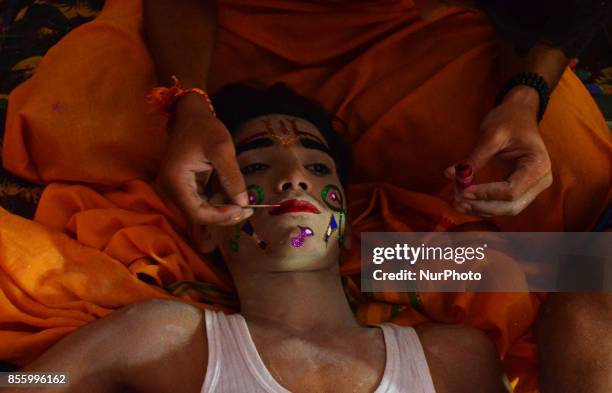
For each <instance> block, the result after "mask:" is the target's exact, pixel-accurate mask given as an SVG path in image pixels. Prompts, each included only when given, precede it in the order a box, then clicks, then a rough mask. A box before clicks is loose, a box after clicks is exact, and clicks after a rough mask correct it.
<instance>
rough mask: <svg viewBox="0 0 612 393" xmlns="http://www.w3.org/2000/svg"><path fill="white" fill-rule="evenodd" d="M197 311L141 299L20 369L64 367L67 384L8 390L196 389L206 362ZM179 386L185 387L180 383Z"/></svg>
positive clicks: (55, 369) (104, 391)
mask: <svg viewBox="0 0 612 393" xmlns="http://www.w3.org/2000/svg"><path fill="white" fill-rule="evenodd" d="M202 320H203V317H202V313H201V312H200V311H199V310H198V309H197V308H195V307H192V306H189V305H187V304H184V303H179V302H174V301H159V300H154V301H146V302H140V303H136V304H133V305H130V306H127V307H124V308H123V309H121V310H119V311H116V312H113V313H112V314H110V315H109V316H107V317H104V318H102V319H99V320H97V321H95V322H92V323H91V324H89V325H87V326H84V327H82V328H79V330H77V331H76V332H74V333H72V334H70V335H68V336H67V337H65V338H64V339H62V340H61V341H60V342H59V343H57V344H56V345H55V346H53V347H52V348H51V349H49V350H48V351H47V352H45V353H44V354H43V355H42V356H41V357H40V358H38V359H37V360H36V361H34V362H33V363H31V364H30V365H28V366H27V367H26V368H24V369H22V370H20V371H49V372H66V373H68V378H69V382H70V384H69V385H68V386H67V387H61V386H58V387H49V388H39V387H35V388H31V389H23V388H20V389H14V390H8V391H7V393H10V392H13V391H14V392H15V393H26V392H28V393H29V392H32V393H72V392H74V393H77V392H88V393H113V392H124V391H126V389H128V388H129V389H134V391H138V392H139V391H141V392H150V393H165V392H174V391H176V389H177V386H181V389H182V390H181V391H185V392H199V391H200V389H201V386H202V383H203V379H204V372H205V370H206V364H207V352H208V349H207V348H208V347H207V341H206V333H205V329H204V327H203V321H202ZM183 387H184V389H183Z"/></svg>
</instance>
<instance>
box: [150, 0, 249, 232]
mask: <svg viewBox="0 0 612 393" xmlns="http://www.w3.org/2000/svg"><path fill="white" fill-rule="evenodd" d="M144 28H145V34H146V37H147V42H148V46H149V49H150V52H151V55H152V57H153V60H154V62H155V66H156V70H157V74H158V77H159V80H160V81H161V82H162V83H165V84H166V85H168V84H169V83H170V77H171V76H172V75H176V76H177V77H178V78H179V80H180V81H181V82H182V84H183V87H185V88H188V87H198V88H201V89H204V90H205V88H206V82H207V80H208V69H209V68H210V63H211V58H212V53H213V49H214V46H215V39H216V30H217V9H216V2H215V1H214V0H181V1H176V2H171V1H165V0H146V1H145V2H144ZM169 134H170V136H169V139H168V148H167V150H166V154H165V156H164V158H163V160H162V163H161V166H160V168H159V173H158V177H157V179H156V180H155V187H156V189H157V191H158V192H159V193H160V194H161V195H162V196H164V197H166V198H167V199H169V200H170V201H172V202H174V203H175V204H176V205H177V206H178V207H179V208H180V209H181V210H182V211H183V212H184V213H185V214H186V215H187V216H188V218H189V219H190V221H192V222H193V224H194V230H195V232H196V233H199V231H198V230H197V229H198V227H199V226H200V225H202V224H223V223H227V224H230V223H234V222H236V221H237V220H241V219H245V218H247V217H248V216H249V215H250V214H252V210H248V209H242V208H240V206H244V205H246V204H247V203H248V197H247V195H246V191H245V185H244V179H243V177H242V174H241V172H240V169H239V167H238V163H237V162H236V157H235V151H234V145H233V142H232V138H231V135H230V133H229V131H228V130H227V128H226V127H225V126H224V125H223V124H222V123H221V122H220V121H219V120H218V119H217V118H216V117H214V116H213V114H212V113H211V111H210V109H209V108H208V105H207V103H206V102H205V101H204V99H203V98H202V97H199V96H197V95H195V94H188V95H186V96H184V97H182V98H180V99H179V100H178V102H177V103H176V106H175V113H174V117H173V119H172V121H171V124H170V130H169ZM213 170H216V171H217V172H218V176H219V178H220V180H221V184H222V185H223V188H224V189H225V191H226V193H227V195H228V196H229V197H230V198H231V200H232V201H233V202H234V203H235V204H236V205H235V206H229V207H226V208H213V207H211V206H210V205H209V204H208V202H207V201H206V200H205V199H204V198H203V197H202V196H201V195H200V193H199V192H198V190H199V189H203V188H205V186H206V183H207V182H208V179H209V178H210V177H211V174H212V172H213ZM232 219H233V221H232ZM195 240H197V239H195Z"/></svg>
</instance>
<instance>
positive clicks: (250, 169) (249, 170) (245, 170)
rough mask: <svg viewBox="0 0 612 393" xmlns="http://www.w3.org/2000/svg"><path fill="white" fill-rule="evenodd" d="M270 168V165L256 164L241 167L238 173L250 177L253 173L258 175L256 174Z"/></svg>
mask: <svg viewBox="0 0 612 393" xmlns="http://www.w3.org/2000/svg"><path fill="white" fill-rule="evenodd" d="M269 167H270V165H267V164H264V163H261V162H256V163H253V164H249V165H246V166H243V167H242V168H241V169H240V171H241V172H242V174H243V175H250V174H253V173H258V172H263V171H265V170H266V169H268V168H269Z"/></svg>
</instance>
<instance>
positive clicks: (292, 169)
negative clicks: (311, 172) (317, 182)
mask: <svg viewBox="0 0 612 393" xmlns="http://www.w3.org/2000/svg"><path fill="white" fill-rule="evenodd" d="M311 187H312V184H311V183H310V181H309V180H308V178H307V175H306V173H305V171H304V169H303V168H302V167H301V165H299V164H298V163H295V164H293V163H291V164H288V166H287V170H286V171H285V172H284V173H283V174H282V175H281V176H280V177H279V179H278V182H277V184H276V190H277V191H278V192H286V191H291V190H302V191H310V189H311Z"/></svg>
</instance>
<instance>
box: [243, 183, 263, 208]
mask: <svg viewBox="0 0 612 393" xmlns="http://www.w3.org/2000/svg"><path fill="white" fill-rule="evenodd" d="M247 195H248V196H249V205H260V204H262V203H263V201H264V192H263V189H262V188H261V187H259V186H258V185H257V184H250V185H249V186H248V187H247Z"/></svg>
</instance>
